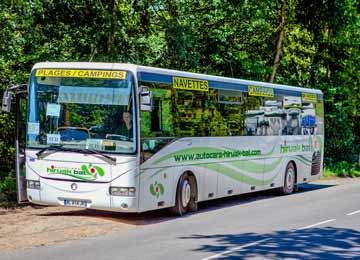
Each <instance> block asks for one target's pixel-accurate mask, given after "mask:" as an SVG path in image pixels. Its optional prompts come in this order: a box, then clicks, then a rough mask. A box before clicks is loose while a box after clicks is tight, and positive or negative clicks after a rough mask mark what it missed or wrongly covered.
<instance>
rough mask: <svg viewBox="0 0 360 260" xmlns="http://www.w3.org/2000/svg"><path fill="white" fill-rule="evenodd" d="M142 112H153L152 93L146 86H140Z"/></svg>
mask: <svg viewBox="0 0 360 260" xmlns="http://www.w3.org/2000/svg"><path fill="white" fill-rule="evenodd" d="M139 93H140V110H141V111H148V112H151V111H152V107H153V106H152V101H153V98H152V92H151V91H150V90H149V89H148V88H147V87H145V86H140V88H139Z"/></svg>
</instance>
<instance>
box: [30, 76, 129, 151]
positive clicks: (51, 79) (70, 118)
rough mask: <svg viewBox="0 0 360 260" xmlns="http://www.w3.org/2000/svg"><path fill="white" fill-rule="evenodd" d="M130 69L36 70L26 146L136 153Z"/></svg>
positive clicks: (32, 82)
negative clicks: (128, 70)
mask: <svg viewBox="0 0 360 260" xmlns="http://www.w3.org/2000/svg"><path fill="white" fill-rule="evenodd" d="M134 101H135V99H134V78H133V75H132V74H131V73H130V72H127V71H102V70H64V69H38V70H36V71H34V72H33V73H32V75H31V78H30V89H29V111H28V129H27V147H28V148H39V149H43V148H46V147H50V146H61V147H65V148H67V150H68V149H72V148H74V150H76V149H77V150H79V149H91V150H97V151H100V152H105V153H126V154H133V153H135V152H136V124H135V122H136V120H135V107H134Z"/></svg>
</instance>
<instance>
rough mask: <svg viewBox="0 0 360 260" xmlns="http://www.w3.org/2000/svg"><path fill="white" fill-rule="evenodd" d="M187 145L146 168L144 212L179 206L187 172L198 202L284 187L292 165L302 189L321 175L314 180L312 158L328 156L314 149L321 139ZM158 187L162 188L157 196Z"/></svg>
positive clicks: (215, 140)
mask: <svg viewBox="0 0 360 260" xmlns="http://www.w3.org/2000/svg"><path fill="white" fill-rule="evenodd" d="M185 139H186V140H187V141H188V142H186V143H187V144H184V143H185V142H184V141H183V140H181V139H179V140H177V141H174V142H172V143H170V144H168V145H167V146H165V147H164V148H163V149H162V150H160V151H159V152H157V153H156V154H154V155H153V156H152V157H151V158H150V159H148V161H146V162H145V163H143V164H142V165H141V178H140V186H141V196H140V208H141V211H145V210H151V209H155V208H159V206H158V203H159V202H161V201H164V202H165V203H164V206H165V207H170V206H174V205H175V201H174V198H175V196H176V186H177V183H178V180H179V178H180V176H181V175H182V174H183V173H185V172H191V173H193V174H194V175H195V176H196V180H197V183H198V201H204V200H209V199H215V198H221V197H225V196H229V195H236V194H241V193H247V192H253V191H260V190H266V189H271V188H277V187H282V186H283V185H284V174H285V170H286V167H287V165H288V164H289V163H290V162H293V163H294V164H295V165H294V166H295V168H296V171H297V182H296V183H297V184H300V183H303V182H307V181H309V179H315V178H319V177H320V175H321V172H319V174H317V175H316V176H313V177H310V171H311V157H312V155H313V153H315V152H317V151H322V150H323V147H320V146H318V145H314V143H313V140H314V139H322V136H320V135H317V136H291V138H290V137H289V136H271V137H270V136H267V137H207V138H204V137H194V138H185ZM205 139H208V140H207V141H208V142H206V141H205ZM249 147H251V149H249ZM156 184H157V186H156V187H159V188H158V189H156V190H155V192H153V190H152V188H151V186H154V185H156ZM154 187H155V186H154ZM149 198H150V199H149ZM144 205H146V206H144Z"/></svg>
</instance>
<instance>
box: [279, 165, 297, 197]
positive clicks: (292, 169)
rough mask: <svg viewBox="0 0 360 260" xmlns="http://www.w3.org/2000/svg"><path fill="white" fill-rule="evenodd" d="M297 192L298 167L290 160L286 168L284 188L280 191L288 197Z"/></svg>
mask: <svg viewBox="0 0 360 260" xmlns="http://www.w3.org/2000/svg"><path fill="white" fill-rule="evenodd" d="M296 190H297V167H296V163H295V162H294V161H293V160H290V161H289V162H288V163H287V165H286V168H285V173H284V179H283V186H282V187H280V188H279V189H278V191H279V193H280V194H282V195H288V194H291V193H293V192H294V191H296Z"/></svg>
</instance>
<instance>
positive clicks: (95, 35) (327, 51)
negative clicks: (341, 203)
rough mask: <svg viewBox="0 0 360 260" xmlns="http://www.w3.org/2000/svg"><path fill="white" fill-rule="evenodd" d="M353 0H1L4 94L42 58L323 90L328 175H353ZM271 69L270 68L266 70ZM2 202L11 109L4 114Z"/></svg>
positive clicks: (9, 194) (7, 192) (359, 54)
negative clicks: (155, 68) (121, 64)
mask: <svg viewBox="0 0 360 260" xmlns="http://www.w3.org/2000/svg"><path fill="white" fill-rule="evenodd" d="M359 13H360V3H359V1H358V0H322V1H312V0H282V1H281V0H253V1H248V0H244V1H235V0H197V1H195V0H177V1H171V0H131V1H130V0H129V1H120V0H26V1H25V0H3V1H1V2H0V95H1V96H2V93H3V91H4V90H5V89H6V87H7V86H8V85H9V84H11V83H25V82H27V80H28V76H29V72H30V70H31V67H32V66H33V65H34V64H35V63H36V62H40V61H103V62H127V63H135V64H142V65H149V66H158V67H164V68H171V69H180V70H186V71H192V72H200V73H207V74H214V75H221V76H229V77H236V78H243V79H249V80H259V81H273V82H274V83H280V84H289V85H295V86H302V87H309V88H317V89H321V90H322V91H323V92H324V97H325V125H326V129H325V131H326V142H325V165H326V167H327V170H326V171H325V172H327V173H328V174H334V173H335V174H338V175H356V174H359V168H358V166H357V162H358V160H359V152H360V130H359V129H360V68H359V66H360V65H359V64H360V16H359ZM271 75H273V77H272V76H271ZM0 129H1V131H0V161H1V162H0V201H12V200H13V199H14V191H15V182H14V177H13V176H14V173H13V169H14V146H13V143H14V140H13V136H14V135H13V132H14V116H13V115H11V114H5V113H0Z"/></svg>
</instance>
